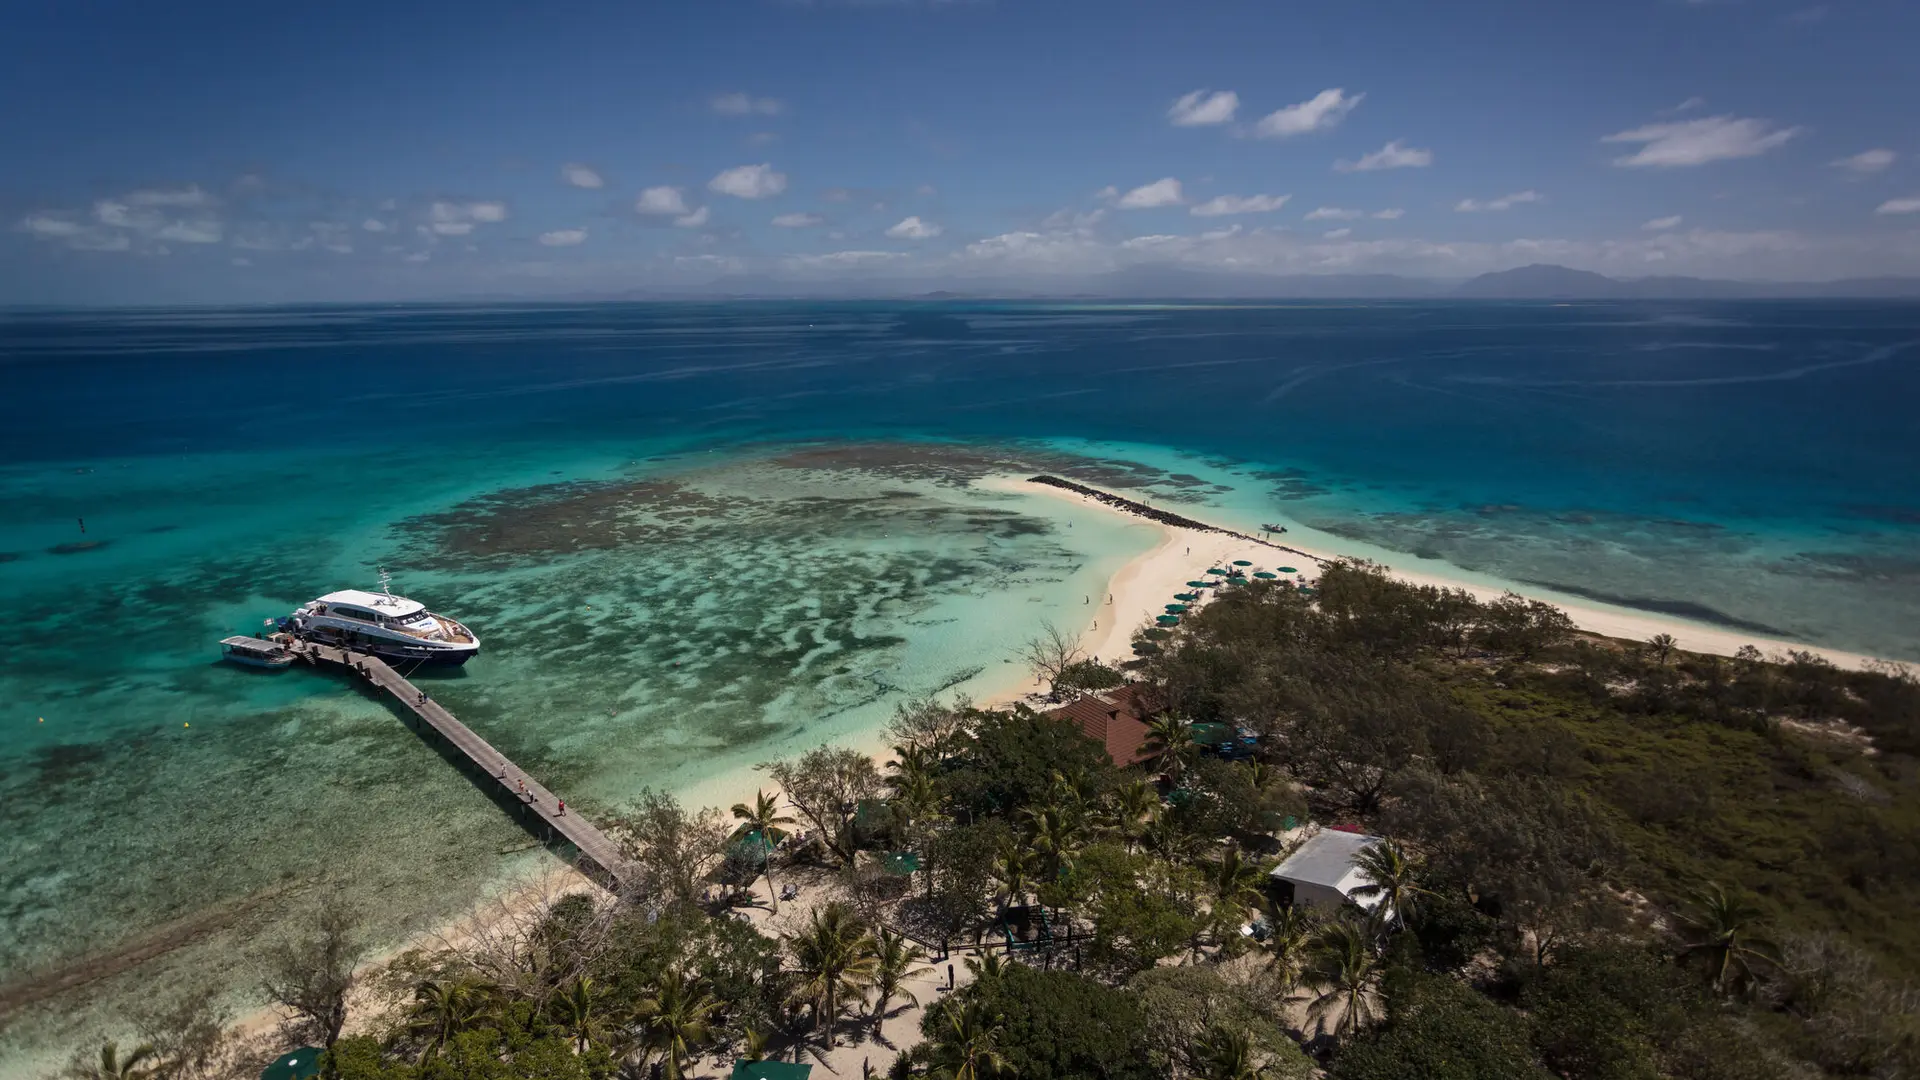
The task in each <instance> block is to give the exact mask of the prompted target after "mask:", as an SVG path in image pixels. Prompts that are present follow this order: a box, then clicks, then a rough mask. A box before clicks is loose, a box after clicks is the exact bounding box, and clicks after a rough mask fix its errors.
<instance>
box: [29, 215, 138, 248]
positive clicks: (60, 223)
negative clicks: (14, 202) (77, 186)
mask: <svg viewBox="0 0 1920 1080" xmlns="http://www.w3.org/2000/svg"><path fill="white" fill-rule="evenodd" d="M17 227H18V228H19V230H20V231H21V232H24V233H26V234H28V235H29V236H33V237H35V238H37V239H40V240H47V241H52V242H55V243H59V244H62V245H64V246H66V247H69V248H72V249H74V250H75V251H125V250H127V249H128V248H130V247H132V246H133V241H132V240H131V239H129V238H128V237H127V234H125V233H121V232H114V231H113V230H111V229H103V228H100V227H99V226H96V225H87V224H85V223H83V222H79V221H75V220H73V219H72V218H71V217H67V216H64V215H61V214H49V213H40V214H28V215H27V216H26V217H24V218H22V219H21V220H20V224H19V225H18V226H17Z"/></svg>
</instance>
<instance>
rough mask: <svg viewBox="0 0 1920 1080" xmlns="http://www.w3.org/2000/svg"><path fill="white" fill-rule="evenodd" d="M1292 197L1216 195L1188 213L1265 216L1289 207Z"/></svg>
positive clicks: (1211, 215) (1205, 215)
mask: <svg viewBox="0 0 1920 1080" xmlns="http://www.w3.org/2000/svg"><path fill="white" fill-rule="evenodd" d="M1291 198H1293V196H1291V195H1215V196H1214V197H1213V198H1211V199H1208V200H1207V201H1206V202H1203V203H1200V204H1199V205H1197V206H1195V207H1194V208H1193V209H1191V210H1189V211H1187V213H1189V214H1192V215H1193V216H1194V217H1221V216H1224V215H1227V214H1264V213H1267V212H1268V211H1271V210H1278V209H1280V208H1281V207H1283V206H1285V205H1287V200H1288V199H1291Z"/></svg>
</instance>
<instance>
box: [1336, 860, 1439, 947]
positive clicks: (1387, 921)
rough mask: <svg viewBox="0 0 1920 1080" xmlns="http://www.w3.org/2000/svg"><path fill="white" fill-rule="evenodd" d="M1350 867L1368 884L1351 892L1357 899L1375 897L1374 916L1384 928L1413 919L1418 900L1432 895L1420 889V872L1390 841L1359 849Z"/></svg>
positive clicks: (1350, 894)
mask: <svg viewBox="0 0 1920 1080" xmlns="http://www.w3.org/2000/svg"><path fill="white" fill-rule="evenodd" d="M1353 865H1354V867H1355V868H1356V869H1358V870H1359V871H1360V872H1361V873H1363V874H1365V875H1366V877H1367V884H1365V885H1362V886H1360V887H1358V888H1356V889H1354V890H1353V891H1352V892H1351V893H1349V894H1348V895H1349V896H1352V897H1354V898H1356V899H1365V898H1372V897H1378V898H1379V901H1380V902H1379V903H1377V904H1375V905H1374V906H1373V915H1374V917H1375V918H1377V919H1379V920H1380V921H1381V924H1382V925H1384V926H1391V925H1393V924H1394V923H1396V922H1405V921H1406V920H1408V919H1411V918H1413V915H1414V911H1415V909H1416V908H1417V907H1418V905H1419V902H1420V900H1421V898H1423V897H1427V896H1432V895H1433V894H1432V893H1431V892H1429V891H1428V890H1427V889H1425V888H1423V887H1422V886H1421V885H1420V881H1419V876H1420V868H1419V866H1417V865H1416V864H1415V863H1414V861H1413V860H1412V859H1410V858H1408V857H1407V853H1406V849H1404V848H1402V847H1401V846H1400V845H1399V844H1396V843H1394V842H1393V841H1391V840H1377V841H1375V842H1373V843H1371V844H1368V845H1367V846H1366V847H1364V848H1361V849H1360V853H1359V854H1358V855H1357V856H1355V857H1354V860H1353Z"/></svg>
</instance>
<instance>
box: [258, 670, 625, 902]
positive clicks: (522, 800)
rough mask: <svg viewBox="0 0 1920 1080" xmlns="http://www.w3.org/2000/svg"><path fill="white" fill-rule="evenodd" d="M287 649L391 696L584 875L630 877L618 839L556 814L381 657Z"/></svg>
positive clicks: (537, 791)
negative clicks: (570, 854) (569, 854)
mask: <svg viewBox="0 0 1920 1080" xmlns="http://www.w3.org/2000/svg"><path fill="white" fill-rule="evenodd" d="M290 648H291V649H292V650H293V652H294V654H295V655H297V656H299V657H300V658H301V659H302V660H303V661H305V662H308V663H311V664H314V665H316V666H317V665H319V664H322V663H325V664H329V665H333V666H336V667H339V668H341V669H344V670H346V671H349V672H351V673H353V674H355V675H357V676H359V677H361V678H363V679H366V680H367V681H368V682H370V683H372V684H373V685H374V686H377V687H379V688H380V689H381V690H384V691H386V692H387V693H388V694H390V695H392V697H393V698H394V700H396V701H398V702H399V703H400V704H402V705H404V706H406V708H407V710H408V711H409V712H412V713H413V715H414V716H416V717H418V718H419V719H420V720H421V721H423V722H424V723H425V724H426V726H427V727H428V728H429V729H431V730H432V731H433V733H434V734H437V735H438V736H440V737H441V738H442V739H444V740H446V742H447V744H448V745H450V746H452V747H453V748H454V749H456V750H458V751H459V752H460V753H461V754H463V755H464V756H465V757H466V758H467V760H468V761H470V762H472V763H473V766H474V769H475V770H476V771H477V773H478V774H479V776H480V777H483V778H484V781H483V782H485V783H489V784H493V785H498V789H499V793H500V794H502V795H504V796H505V797H506V798H507V799H508V800H510V801H511V802H517V803H519V804H520V805H521V806H522V807H524V808H525V812H526V813H527V814H529V815H537V822H536V823H535V824H536V828H542V827H543V828H544V835H545V838H546V839H547V840H549V841H551V840H553V839H554V838H555V837H560V838H563V839H565V840H566V841H567V842H568V843H570V844H572V845H573V847H574V849H575V850H577V851H578V852H579V853H580V857H579V860H578V862H577V865H579V866H580V869H581V870H583V871H585V872H586V873H587V875H588V876H589V877H594V878H596V879H598V880H599V881H600V882H601V884H603V885H608V886H611V887H612V888H614V889H615V890H618V889H620V888H621V887H624V886H625V885H626V884H627V883H628V882H629V880H630V879H631V878H632V877H633V870H632V867H631V865H630V864H629V863H628V862H627V860H626V858H625V856H623V855H622V854H621V851H620V845H619V844H617V843H615V842H613V841H612V840H610V839H608V838H607V834H605V833H603V832H601V831H600V830H599V829H598V828H595V827H594V824H593V822H591V821H588V820H587V819H586V818H584V817H581V816H580V815H579V814H576V813H574V812H573V810H572V809H571V808H569V809H568V810H567V812H566V813H565V814H561V813H560V812H559V809H560V799H559V796H557V795H555V794H554V793H553V792H551V791H548V790H547V789H546V787H545V786H544V785H542V784H541V783H540V782H539V781H538V780H535V779H534V778H533V777H531V776H528V775H527V774H526V773H525V772H522V771H521V769H520V767H519V766H517V765H515V764H514V763H513V762H511V761H509V760H507V756H506V755H505V754H502V753H501V752H500V751H498V750H496V749H494V748H493V745H492V744H491V743H489V742H487V740H485V739H483V738H481V737H480V736H479V735H477V734H475V733H474V731H473V729H472V728H470V727H468V726H467V725H465V724H463V723H461V722H460V721H459V719H458V718H456V717H455V716H454V715H453V714H452V713H450V712H448V711H447V710H446V709H445V708H443V707H442V706H441V704H440V703H439V702H437V701H435V700H433V698H432V697H431V696H429V695H427V694H426V693H424V692H422V691H421V689H420V688H419V687H417V686H415V685H413V684H412V683H410V682H408V681H407V680H406V679H404V678H401V676H400V673H399V672H397V671H395V670H393V668H391V667H389V666H388V665H387V662H386V661H384V660H382V659H380V658H379V657H377V656H369V655H367V654H365V653H359V652H351V651H348V650H346V649H341V648H336V647H334V646H332V645H322V644H319V643H318V642H311V641H296V642H294V643H293V644H292V645H291V646H290Z"/></svg>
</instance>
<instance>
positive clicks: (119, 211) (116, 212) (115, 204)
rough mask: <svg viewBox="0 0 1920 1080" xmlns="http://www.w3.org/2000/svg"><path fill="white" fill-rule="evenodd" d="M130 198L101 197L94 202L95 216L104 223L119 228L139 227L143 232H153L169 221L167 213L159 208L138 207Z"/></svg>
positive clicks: (95, 218) (96, 219)
mask: <svg viewBox="0 0 1920 1080" xmlns="http://www.w3.org/2000/svg"><path fill="white" fill-rule="evenodd" d="M130 202H131V201H130V200H121V199H101V200H99V201H98V202H96V203H94V204H93V218H94V220H95V221H98V222H99V223H100V224H102V225H112V226H113V227H115V228H117V229H138V230H140V231H141V232H153V231H154V230H156V229H158V228H160V227H161V226H162V225H165V224H166V223H167V218H166V215H165V214H162V213H161V212H160V211H158V210H151V209H146V208H136V207H134V206H132V205H131V204H130Z"/></svg>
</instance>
